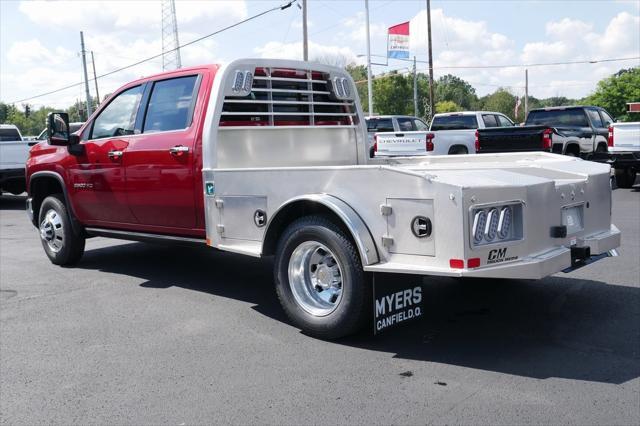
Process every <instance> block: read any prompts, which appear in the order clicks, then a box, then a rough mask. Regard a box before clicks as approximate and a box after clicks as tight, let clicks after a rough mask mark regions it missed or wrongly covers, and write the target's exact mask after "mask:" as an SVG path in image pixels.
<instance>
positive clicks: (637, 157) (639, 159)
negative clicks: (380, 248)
mask: <svg viewBox="0 0 640 426" xmlns="http://www.w3.org/2000/svg"><path fill="white" fill-rule="evenodd" d="M589 160H591V161H596V162H598V163H607V164H610V165H611V167H613V168H615V169H626V168H628V167H633V168H637V169H640V151H618V152H617V151H609V152H598V153H595V154H593V156H592V157H591V158H589Z"/></svg>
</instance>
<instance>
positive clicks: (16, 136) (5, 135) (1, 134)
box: [0, 129, 20, 142]
mask: <svg viewBox="0 0 640 426" xmlns="http://www.w3.org/2000/svg"><path fill="white" fill-rule="evenodd" d="M19 140H20V133H18V131H17V130H16V129H0V142H7V141H19Z"/></svg>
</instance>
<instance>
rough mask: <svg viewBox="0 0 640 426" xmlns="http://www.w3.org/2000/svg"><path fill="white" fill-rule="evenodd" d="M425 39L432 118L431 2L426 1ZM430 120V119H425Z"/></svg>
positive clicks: (429, 0)
mask: <svg viewBox="0 0 640 426" xmlns="http://www.w3.org/2000/svg"><path fill="white" fill-rule="evenodd" d="M427 37H428V41H429V108H430V110H431V116H433V112H434V109H433V57H432V55H431V0H427ZM427 118H431V117H427Z"/></svg>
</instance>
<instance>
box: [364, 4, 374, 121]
mask: <svg viewBox="0 0 640 426" xmlns="http://www.w3.org/2000/svg"><path fill="white" fill-rule="evenodd" d="M364 7H365V10H366V12H367V92H368V94H369V98H368V99H369V116H372V115H373V84H372V81H371V78H372V77H371V37H370V35H369V0H364Z"/></svg>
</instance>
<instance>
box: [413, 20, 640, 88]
mask: <svg viewBox="0 0 640 426" xmlns="http://www.w3.org/2000/svg"><path fill="white" fill-rule="evenodd" d="M431 22H432V37H433V46H434V52H433V58H434V68H435V70H434V74H435V76H436V78H437V77H438V76H440V75H443V74H447V73H453V74H455V75H457V76H459V77H461V78H464V79H466V80H467V81H469V82H470V83H472V84H473V85H475V86H476V88H477V89H478V93H479V94H486V93H490V92H492V91H493V90H495V88H496V86H504V87H507V88H509V89H510V90H511V91H512V92H514V93H517V94H522V93H523V92H524V88H523V86H524V69H523V68H522V67H511V68H486V69H482V68H474V69H464V68H456V67H465V66H472V65H480V66H492V65H498V64H531V63H547V62H566V61H576V60H591V59H602V58H617V57H635V56H638V55H640V37H639V36H638V28H640V17H638V16H637V15H633V14H631V13H629V12H621V13H619V14H618V15H616V16H614V17H613V18H611V20H610V21H609V23H608V24H607V27H606V29H605V30H604V32H602V33H598V32H596V31H594V24H593V23H590V22H584V21H581V20H575V19H570V18H562V19H559V20H554V21H550V22H548V23H547V24H546V25H545V32H544V34H542V35H536V36H534V37H533V38H532V39H531V40H530V41H529V42H527V43H525V44H524V45H522V46H521V47H520V48H518V47H517V46H516V44H515V42H514V41H513V40H512V39H511V38H509V37H508V36H507V35H505V34H502V33H499V32H495V31H493V30H492V29H491V28H489V26H488V24H487V23H486V22H484V21H472V20H467V19H460V18H455V17H450V16H447V15H445V14H444V12H443V10H442V9H434V10H432V13H431ZM426 40H427V35H426V11H425V10H422V11H420V12H419V13H418V14H416V15H415V16H414V17H413V18H412V19H411V50H412V54H413V53H415V52H418V54H420V52H424V53H423V55H422V56H423V57H424V55H425V54H426V51H427V43H426ZM638 65H640V61H635V62H633V61H628V62H611V63H602V64H600V65H598V66H594V65H564V66H553V67H534V68H531V69H530V70H529V77H530V93H533V94H534V95H535V96H537V97H548V96H554V95H557V94H558V93H562V94H563V95H564V96H568V97H583V96H585V95H586V94H587V93H585V91H586V90H588V89H589V88H590V87H595V85H596V83H597V81H598V80H600V79H601V78H603V77H606V76H608V75H611V74H613V73H614V72H616V71H617V70H619V69H620V68H622V67H629V66H638ZM421 67H422V69H423V70H424V69H425V68H426V66H425V65H424V64H422V66H421ZM531 89H532V90H531Z"/></svg>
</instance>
